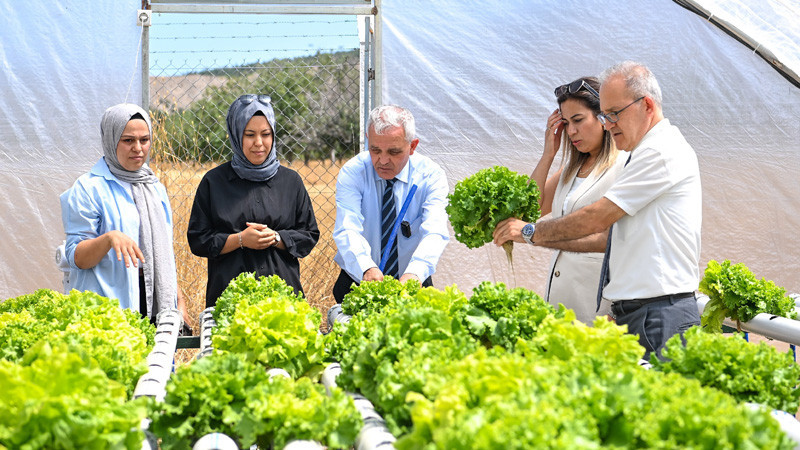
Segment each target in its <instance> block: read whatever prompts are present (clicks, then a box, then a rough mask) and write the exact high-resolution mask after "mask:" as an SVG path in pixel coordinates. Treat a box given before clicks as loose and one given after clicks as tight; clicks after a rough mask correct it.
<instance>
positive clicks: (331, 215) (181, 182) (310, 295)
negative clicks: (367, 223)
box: [151, 160, 344, 362]
mask: <svg viewBox="0 0 800 450" xmlns="http://www.w3.org/2000/svg"><path fill="white" fill-rule="evenodd" d="M343 163H344V161H337V162H336V163H332V162H331V161H311V162H309V163H308V164H304V163H303V162H302V161H295V162H293V163H291V164H287V163H284V165H285V166H287V167H290V168H292V169H294V170H295V171H297V172H298V173H299V174H300V176H301V177H302V178H303V180H304V184H305V186H306V189H307V190H308V194H309V196H310V197H311V201H312V203H313V205H314V213H315V214H316V217H317V225H318V226H319V230H320V239H319V242H318V243H317V246H316V247H315V248H314V250H313V251H312V252H311V254H309V255H308V256H307V257H305V258H303V259H301V260H300V281H301V282H302V284H303V289H304V291H305V294H306V298H307V301H308V303H309V304H310V305H311V306H314V307H315V308H317V309H318V310H319V311H320V312H321V313H322V317H323V326H325V325H326V324H325V322H326V317H327V311H328V308H330V307H331V306H332V305H333V304H334V300H333V297H332V296H331V289H332V288H333V284H334V282H335V281H336V277H337V276H338V275H339V268H338V266H337V264H336V263H335V262H333V256H334V255H335V254H336V246H335V244H334V243H333V237H332V233H333V226H334V222H335V220H336V198H335V195H336V189H335V188H336V175H337V174H338V173H339V169H340V168H341V166H342V164H343ZM215 166H216V164H214V163H210V164H195V163H186V162H172V161H163V160H159V161H152V162H151V167H152V169H153V171H154V172H155V173H156V176H158V178H159V180H160V181H161V183H163V184H164V186H165V187H166V188H167V192H168V193H169V195H170V200H171V205H172V213H173V219H174V222H175V223H174V243H175V244H174V245H175V259H176V266H177V269H178V283H179V285H180V287H181V289H182V290H183V294H184V297H185V299H186V304H187V309H188V312H189V317H190V319H191V321H192V323H191V325H192V327H193V331H194V334H195V335H197V334H198V333H199V324H198V318H199V316H200V313H201V312H202V311H203V309H205V293H206V282H207V265H206V260H205V258H199V257H197V256H194V255H193V254H192V253H191V251H190V250H189V244H188V242H187V241H186V229H187V226H188V222H189V214H190V213H191V209H192V202H193V201H194V194H195V191H196V190H197V185H198V184H199V183H200V180H201V179H202V178H203V175H204V174H205V173H206V172H207V171H208V170H209V169H212V168H213V167H215ZM196 353H197V351H196V350H180V351H179V353H178V355H177V360H178V361H181V362H186V361H188V360H190V359H192V358H194V356H195V355H196Z"/></svg>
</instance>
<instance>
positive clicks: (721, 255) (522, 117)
mask: <svg viewBox="0 0 800 450" xmlns="http://www.w3.org/2000/svg"><path fill="white" fill-rule="evenodd" d="M699 3H707V2H699ZM713 3H714V4H713V5H711V6H709V8H714V9H724V10H727V11H729V16H727V17H726V20H729V21H732V22H736V21H737V20H738V21H739V22H742V21H743V20H746V21H749V25H747V27H745V28H748V29H751V30H752V29H753V27H756V28H757V29H759V30H761V32H762V34H761V36H762V38H764V39H768V38H769V37H770V36H772V37H773V39H772V40H771V41H770V42H764V44H763V45H766V46H771V47H772V49H773V53H774V54H776V55H778V54H783V55H788V58H789V60H787V61H786V63H787V64H795V65H796V64H797V58H798V55H800V50H798V44H800V28H798V27H797V26H796V24H797V23H800V14H798V13H797V7H796V6H795V7H792V6H791V5H789V4H790V3H791V2H780V1H764V2H755V1H750V2H722V1H716V2H713ZM722 3H724V5H722V6H720V5H721V4H722ZM748 3H753V4H757V5H753V6H752V7H747V6H746V5H747V4H748ZM730 11H733V12H730ZM737 12H738V14H740V15H741V17H739V18H738V19H737V18H736V17H730V14H736V13H737ZM383 13H384V16H383V18H384V26H383V44H384V45H383V51H384V67H383V69H384V77H385V84H384V89H383V100H384V102H387V103H397V104H401V105H403V106H406V107H408V108H410V109H411V111H412V112H413V113H414V114H415V117H416V119H417V132H418V135H419V138H420V144H419V146H418V147H417V149H418V151H419V152H421V153H423V154H426V155H429V156H431V157H432V158H433V159H434V160H435V161H437V162H438V163H440V164H441V165H442V166H443V168H444V170H445V171H446V173H447V176H448V178H449V183H450V188H451V191H452V188H453V186H454V185H455V183H456V182H458V181H459V180H461V179H463V178H465V177H466V176H468V175H471V174H472V173H474V172H476V171H478V170H479V169H482V168H485V167H489V166H492V165H495V164H501V165H505V166H508V167H509V168H511V169H512V170H515V171H518V172H521V173H525V174H530V173H531V172H532V171H533V168H534V167H535V165H536V162H537V161H538V159H539V157H540V156H541V154H542V147H543V138H544V128H545V120H546V118H547V116H548V115H549V114H550V113H551V112H552V111H553V110H554V109H555V108H556V106H557V105H556V103H555V98H554V96H553V88H554V87H556V86H558V85H561V84H564V83H566V82H569V81H572V80H574V79H576V78H578V77H580V76H585V75H597V74H599V73H600V72H601V71H602V70H603V69H605V68H607V67H608V66H611V65H613V64H614V63H617V62H620V61H623V60H626V59H632V60H636V61H640V62H642V63H645V64H646V65H648V66H649V67H650V68H651V69H652V71H653V72H654V73H655V75H656V77H657V78H658V80H659V82H660V84H661V88H662V90H663V98H664V101H663V103H664V112H665V115H666V117H667V118H668V119H670V121H671V122H672V123H673V124H675V125H677V126H678V127H679V128H680V129H681V131H682V132H683V133H684V135H685V136H686V138H687V140H688V141H689V143H690V144H692V146H693V147H694V149H695V151H696V152H697V155H698V159H699V163H700V170H701V177H702V183H703V229H702V252H701V258H700V270H701V271H702V270H703V269H704V268H705V266H706V263H707V261H708V260H710V259H731V260H733V261H735V262H743V263H745V264H746V265H747V266H748V267H750V268H751V270H752V271H753V272H754V273H756V274H757V275H758V276H760V277H761V276H763V277H766V278H768V279H772V280H774V281H775V282H776V283H778V284H779V285H782V286H784V287H786V288H787V289H788V290H789V291H790V292H797V291H800V239H798V238H797V234H798V232H800V214H798V209H800V208H799V207H800V195H798V194H800V187H799V186H800V185H799V184H798V181H797V174H798V173H800V89H798V88H796V87H795V86H794V85H792V84H791V83H790V82H789V81H788V80H787V79H786V78H784V77H783V76H782V75H781V74H779V73H778V72H777V71H776V70H774V69H773V68H772V67H771V66H770V65H769V64H768V63H767V62H766V61H764V60H763V59H762V58H761V57H760V56H758V55H756V54H754V53H753V51H752V50H750V49H748V48H747V47H746V46H744V45H742V44H741V43H739V42H738V41H736V40H735V39H733V38H732V37H731V36H729V35H728V34H726V33H725V32H724V31H722V30H721V29H719V28H717V27H716V26H714V25H713V24H711V23H709V22H708V21H707V20H705V19H704V18H703V17H700V16H698V15H697V14H695V13H693V12H690V11H688V10H686V9H684V8H683V7H681V6H679V5H678V4H676V3H673V2H671V1H667V0H656V1H648V2H639V1H609V0H601V1H597V2H591V3H587V2H583V1H576V0H572V1H560V2H552V1H531V0H512V1H506V0H498V1H487V2H464V1H453V0H440V1H436V2H429V1H425V0H402V1H400V0H389V1H385V2H384V3H383ZM751 14H755V15H756V17H755V18H754V17H749V15H751ZM784 15H789V17H786V16H784ZM773 25H774V26H773ZM798 69H800V68H798V67H794V71H795V72H800V70H798ZM556 165H558V159H557V160H556V163H555V164H554V166H556ZM549 257H550V252H549V251H548V250H546V249H541V248H532V247H530V246H525V245H523V244H516V245H515V248H514V267H513V270H512V269H511V268H509V265H508V263H507V262H506V256H505V254H504V252H503V250H502V249H501V248H498V247H495V246H494V245H491V244H487V245H485V246H484V247H481V248H479V249H473V250H470V249H467V247H466V246H464V245H463V244H460V243H458V242H456V241H455V240H453V241H452V242H451V243H450V245H449V246H448V247H447V249H446V251H445V253H444V255H443V257H442V259H441V261H440V263H439V267H438V270H437V272H436V274H435V275H434V276H433V279H434V283H435V284H436V285H437V286H443V285H449V284H452V283H456V284H457V285H458V286H459V288H461V289H462V290H468V289H471V288H473V287H474V286H475V285H477V283H479V282H480V281H482V280H494V281H502V282H505V283H507V284H510V285H512V286H524V287H528V288H531V289H533V290H535V291H537V292H539V293H543V292H544V286H545V278H546V276H547V269H548V263H549ZM465 262H466V263H465Z"/></svg>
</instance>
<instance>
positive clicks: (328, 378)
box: [320, 316, 395, 450]
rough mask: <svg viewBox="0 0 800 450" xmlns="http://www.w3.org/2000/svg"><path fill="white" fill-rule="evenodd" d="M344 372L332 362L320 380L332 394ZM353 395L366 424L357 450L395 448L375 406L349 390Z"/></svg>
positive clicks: (354, 402) (359, 435) (358, 438)
mask: <svg viewBox="0 0 800 450" xmlns="http://www.w3.org/2000/svg"><path fill="white" fill-rule="evenodd" d="M347 317H349V316H347ZM341 373H342V366H341V365H339V363H337V362H335V363H331V364H329V365H328V367H326V368H325V370H323V371H322V376H321V377H320V382H321V383H322V385H323V386H325V389H326V390H327V391H328V395H330V394H331V390H332V389H333V388H335V387H337V386H336V377H337V376H339V374H341ZM347 395H349V396H350V397H352V399H353V404H354V405H355V406H356V410H357V411H358V413H359V414H361V419H362V420H363V421H364V426H363V427H362V428H361V431H359V433H358V436H357V437H356V445H355V448H356V450H377V449H380V450H389V449H393V448H394V445H393V443H394V441H395V437H394V436H393V435H392V433H390V432H389V429H388V428H387V427H386V422H385V421H384V420H383V417H381V416H380V414H378V413H377V411H375V406H374V405H373V404H372V402H370V401H369V400H368V399H367V398H366V397H364V396H363V395H361V394H354V393H352V392H348V393H347Z"/></svg>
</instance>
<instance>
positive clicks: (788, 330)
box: [697, 294, 800, 345]
mask: <svg viewBox="0 0 800 450" xmlns="http://www.w3.org/2000/svg"><path fill="white" fill-rule="evenodd" d="M708 301H709V298H708V296H707V295H705V294H698V295H697V309H698V310H700V314H703V310H704V309H705V308H706V304H707V303H708ZM722 323H723V324H725V325H726V326H729V327H731V328H736V327H737V326H736V323H735V322H733V321H732V320H730V319H729V318H727V317H726V318H725V320H723V321H722ZM739 328H741V330H742V331H747V332H750V333H755V334H760V335H761V336H764V337H767V338H770V339H775V340H778V341H782V342H788V343H789V344H793V345H800V321H797V320H792V319H787V318H785V317H779V316H773V315H770V314H764V313H761V314H758V315H756V316H755V317H753V319H752V320H750V321H748V322H741V323H740V327H739Z"/></svg>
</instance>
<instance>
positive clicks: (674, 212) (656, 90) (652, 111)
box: [494, 61, 702, 358]
mask: <svg viewBox="0 0 800 450" xmlns="http://www.w3.org/2000/svg"><path fill="white" fill-rule="evenodd" d="M600 79H601V86H600V106H601V109H602V111H603V113H602V114H600V115H599V116H598V118H599V119H600V120H601V122H603V125H604V126H605V128H606V129H607V130H608V131H609V132H611V134H612V136H613V138H614V142H615V143H616V145H617V148H619V149H621V150H626V151H628V152H629V155H630V156H629V159H628V163H627V165H626V166H625V168H624V169H623V170H622V173H621V174H620V176H619V178H618V179H617V180H616V182H615V183H614V185H613V186H612V187H611V188H609V190H608V191H607V192H606V194H605V196H604V197H603V198H602V199H600V200H598V201H597V202H595V203H593V204H591V205H588V206H586V207H584V208H582V209H580V210H578V211H575V212H573V213H572V214H569V215H567V216H564V217H561V218H559V219H555V220H547V221H541V222H539V223H536V224H526V223H524V222H522V221H520V220H517V219H513V218H512V219H508V220H506V221H504V222H501V223H500V224H499V225H498V226H497V229H496V230H495V234H494V238H495V240H494V241H495V243H496V244H498V245H500V244H502V243H503V242H505V241H508V240H515V241H518V242H528V243H535V245H540V246H543V247H549V248H558V249H561V250H566V251H577V252H603V251H606V247H607V245H606V243H607V242H609V243H610V246H608V250H607V254H606V258H605V259H606V261H604V273H603V274H602V275H601V285H600V288H599V292H598V302H599V297H600V296H601V295H602V297H603V298H606V299H608V300H611V301H612V302H613V303H612V315H613V316H614V318H615V319H616V321H617V323H618V324H620V325H627V326H628V332H629V333H632V334H636V335H638V336H639V343H640V344H642V346H644V347H645V349H646V353H645V355H644V357H645V358H647V357H648V356H649V354H650V353H651V352H656V354H657V355H659V356H660V354H661V350H662V348H663V346H664V343H665V342H666V341H667V340H668V339H669V338H670V337H672V336H673V335H675V334H678V333H683V331H685V330H686V329H688V328H689V327H691V326H692V325H699V324H700V315H699V312H698V309H697V303H696V299H695V293H694V291H695V289H697V286H698V284H699V267H698V263H699V258H700V226H701V222H702V192H701V187H700V171H699V168H698V165H697V156H696V155H695V153H694V150H693V149H692V147H691V146H690V145H689V144H688V143H687V142H686V140H685V139H684V137H683V135H682V134H681V132H680V131H679V130H678V129H677V128H676V127H675V126H673V125H671V124H670V123H669V120H667V119H665V118H664V115H663V112H662V108H661V89H660V87H659V86H658V82H657V81H656V79H655V76H653V74H652V72H650V70H649V69H648V68H647V67H645V66H644V65H641V64H638V63H634V62H631V61H626V62H623V63H620V64H617V65H615V66H613V67H611V68H609V69H607V70H606V71H605V72H603V74H602V75H601V76H600ZM612 225H613V228H611V227H612ZM609 229H611V232H610V233H609ZM609 234H610V237H609Z"/></svg>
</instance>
